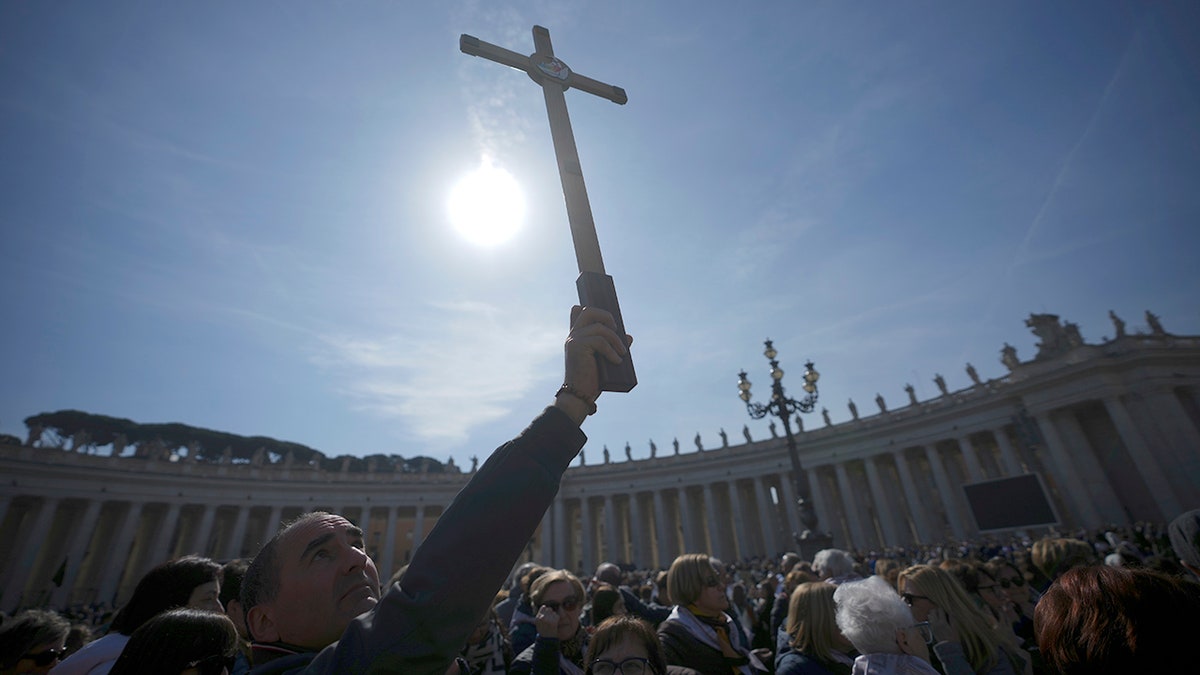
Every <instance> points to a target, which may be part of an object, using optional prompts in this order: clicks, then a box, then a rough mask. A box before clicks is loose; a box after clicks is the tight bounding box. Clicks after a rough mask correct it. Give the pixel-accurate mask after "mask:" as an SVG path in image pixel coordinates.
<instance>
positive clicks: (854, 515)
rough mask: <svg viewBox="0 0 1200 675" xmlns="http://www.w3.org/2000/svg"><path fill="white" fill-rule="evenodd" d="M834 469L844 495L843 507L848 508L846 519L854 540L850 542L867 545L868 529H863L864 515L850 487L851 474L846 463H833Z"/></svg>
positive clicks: (868, 541) (842, 495) (839, 487)
mask: <svg viewBox="0 0 1200 675" xmlns="http://www.w3.org/2000/svg"><path fill="white" fill-rule="evenodd" d="M833 470H834V472H835V473H836V474H837V482H838V491H839V492H840V493H841V497H842V508H844V509H846V520H847V521H848V522H849V523H850V536H851V537H852V538H853V541H852V542H850V543H851V546H853V547H866V546H868V545H869V543H870V541H871V540H870V539H869V538H868V537H867V533H866V531H865V530H864V529H863V525H862V517H861V516H860V514H859V513H858V504H857V503H856V501H855V499H854V490H853V489H852V488H851V487H850V475H849V474H848V473H846V463H845V462H838V463H837V464H834V465H833Z"/></svg>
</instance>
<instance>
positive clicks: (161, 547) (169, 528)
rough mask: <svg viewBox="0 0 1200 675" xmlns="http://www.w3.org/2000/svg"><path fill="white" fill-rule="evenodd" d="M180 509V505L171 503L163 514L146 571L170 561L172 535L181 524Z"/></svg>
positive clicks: (151, 546) (155, 534)
mask: <svg viewBox="0 0 1200 675" xmlns="http://www.w3.org/2000/svg"><path fill="white" fill-rule="evenodd" d="M179 508H180V504H178V503H176V502H171V503H169V504H167V512H166V513H165V514H163V519H162V522H161V523H159V526H158V532H155V533H154V539H152V540H151V541H153V542H154V543H153V544H151V545H150V554H149V556H148V560H147V567H146V570H145V571H149V570H151V569H153V568H155V567H157V566H158V565H161V564H162V563H165V562H167V560H169V559H170V557H171V556H170V550H169V548H168V547H169V546H170V545H171V535H173V534H175V526H176V525H178V524H179Z"/></svg>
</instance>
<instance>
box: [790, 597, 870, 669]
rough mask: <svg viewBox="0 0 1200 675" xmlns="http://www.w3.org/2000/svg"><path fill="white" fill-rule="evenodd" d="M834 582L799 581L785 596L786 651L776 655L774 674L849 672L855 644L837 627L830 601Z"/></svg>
mask: <svg viewBox="0 0 1200 675" xmlns="http://www.w3.org/2000/svg"><path fill="white" fill-rule="evenodd" d="M835 590H837V586H834V585H833V584H827V583H825V582H823V581H815V582H809V583H804V584H800V585H799V586H797V587H796V590H794V591H792V596H791V598H790V599H789V600H788V614H787V623H786V624H785V626H786V630H787V636H788V643H787V646H788V647H790V649H789V650H788V651H783V650H780V653H779V654H777V655H776V656H775V675H850V671H851V669H852V668H853V666H854V655H855V652H854V645H852V644H850V641H849V640H847V639H846V637H845V636H844V635H842V631H841V630H839V629H838V626H837V620H836V618H835V608H834V605H833V592H834V591H835Z"/></svg>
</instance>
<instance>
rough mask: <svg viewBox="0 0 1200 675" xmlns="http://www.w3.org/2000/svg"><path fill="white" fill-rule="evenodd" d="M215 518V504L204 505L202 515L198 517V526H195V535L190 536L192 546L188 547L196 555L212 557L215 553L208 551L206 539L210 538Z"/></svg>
mask: <svg viewBox="0 0 1200 675" xmlns="http://www.w3.org/2000/svg"><path fill="white" fill-rule="evenodd" d="M216 517H217V507H216V505H215V504H206V505H205V506H204V513H203V514H202V515H201V516H200V524H199V525H198V526H196V533H195V534H194V535H193V536H192V544H191V546H190V547H189V548H190V549H191V550H192V551H194V552H195V553H196V554H197V555H202V556H205V557H212V556H213V555H214V554H215V552H214V551H209V550H208V538H209V537H211V536H212V528H213V522H214V521H215V520H216Z"/></svg>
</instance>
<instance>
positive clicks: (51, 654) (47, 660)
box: [21, 649, 67, 666]
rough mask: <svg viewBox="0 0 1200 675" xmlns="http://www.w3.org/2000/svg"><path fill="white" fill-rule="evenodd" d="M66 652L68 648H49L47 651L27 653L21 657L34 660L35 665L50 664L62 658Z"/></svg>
mask: <svg viewBox="0 0 1200 675" xmlns="http://www.w3.org/2000/svg"><path fill="white" fill-rule="evenodd" d="M66 652H67V650H66V649H47V650H46V651H44V652H38V653H37V654H26V655H24V656H22V657H21V659H22V660H24V659H28V660H30V661H33V665H35V666H48V665H50V664H51V663H54V662H55V661H57V660H59V659H61V658H62V657H63V654H65V653H66Z"/></svg>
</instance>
